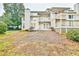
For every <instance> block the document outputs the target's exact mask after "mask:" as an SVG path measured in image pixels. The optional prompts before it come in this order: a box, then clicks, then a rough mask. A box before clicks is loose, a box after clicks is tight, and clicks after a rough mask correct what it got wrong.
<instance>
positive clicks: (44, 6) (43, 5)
mask: <svg viewBox="0 0 79 59" xmlns="http://www.w3.org/2000/svg"><path fill="white" fill-rule="evenodd" d="M24 5H25V8H29V9H31V10H32V11H40V10H42V11H43V10H45V9H47V8H51V7H70V8H72V9H73V8H74V7H73V6H74V4H73V3H27V4H24ZM3 12H4V10H3V5H2V4H1V3H0V16H1V15H2V14H3Z"/></svg>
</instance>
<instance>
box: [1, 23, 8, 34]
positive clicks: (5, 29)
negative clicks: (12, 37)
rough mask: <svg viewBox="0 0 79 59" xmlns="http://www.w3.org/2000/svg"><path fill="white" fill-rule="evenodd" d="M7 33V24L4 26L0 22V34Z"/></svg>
mask: <svg viewBox="0 0 79 59" xmlns="http://www.w3.org/2000/svg"><path fill="white" fill-rule="evenodd" d="M6 31H7V24H5V23H4V22H0V33H1V34H2V33H4V32H6Z"/></svg>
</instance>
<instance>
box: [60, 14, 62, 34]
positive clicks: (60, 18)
mask: <svg viewBox="0 0 79 59" xmlns="http://www.w3.org/2000/svg"><path fill="white" fill-rule="evenodd" d="M61 32H62V14H60V34H61Z"/></svg>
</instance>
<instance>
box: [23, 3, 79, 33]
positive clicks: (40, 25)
mask: <svg viewBox="0 0 79 59" xmlns="http://www.w3.org/2000/svg"><path fill="white" fill-rule="evenodd" d="M31 27H32V30H51V27H52V28H54V29H55V30H56V31H57V32H60V33H61V32H62V31H65V32H67V31H68V29H79V3H77V4H75V5H74V10H71V9H70V8H69V7H68V8H67V7H52V8H48V9H46V10H45V11H31V10H30V9H28V8H27V9H25V17H24V18H22V30H29V29H30V28H31Z"/></svg>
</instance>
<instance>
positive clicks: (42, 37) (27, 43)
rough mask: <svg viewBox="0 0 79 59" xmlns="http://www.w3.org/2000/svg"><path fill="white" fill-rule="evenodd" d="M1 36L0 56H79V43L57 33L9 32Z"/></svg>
mask: <svg viewBox="0 0 79 59" xmlns="http://www.w3.org/2000/svg"><path fill="white" fill-rule="evenodd" d="M1 36H3V37H2V39H0V56H31V55H32V56H54V55H55V56H57V55H58V56H59V55H60V56H62V55H64V56H72V55H76V56H77V55H78V56H79V43H78V42H75V41H72V40H69V39H66V38H65V37H63V36H62V35H60V34H58V33H56V32H52V31H46V32H45V31H44V32H43V31H42V32H40V31H39V32H27V31H8V32H6V33H5V34H4V35H3V34H1ZM3 38H4V39H3ZM5 38H7V39H5Z"/></svg>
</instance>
